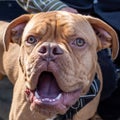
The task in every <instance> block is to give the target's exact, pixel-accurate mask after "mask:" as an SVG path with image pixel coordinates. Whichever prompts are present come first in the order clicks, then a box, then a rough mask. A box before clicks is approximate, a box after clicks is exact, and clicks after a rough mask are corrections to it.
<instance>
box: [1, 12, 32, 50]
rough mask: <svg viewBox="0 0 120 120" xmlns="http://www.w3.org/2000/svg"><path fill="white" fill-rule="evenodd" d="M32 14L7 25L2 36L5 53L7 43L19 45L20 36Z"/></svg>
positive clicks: (7, 46) (22, 16)
mask: <svg viewBox="0 0 120 120" xmlns="http://www.w3.org/2000/svg"><path fill="white" fill-rule="evenodd" d="M32 16H33V15H32V14H31V15H29V14H25V15H21V16H20V17H18V18H16V19H14V20H13V21H12V22H10V23H9V25H8V27H7V29H6V30H5V32H4V35H3V42H4V48H5V50H6V51H7V50H8V48H9V43H10V42H12V43H17V44H19V45H20V44H21V36H22V33H23V30H24V28H25V26H26V24H27V22H28V21H29V20H30V19H31V18H32Z"/></svg>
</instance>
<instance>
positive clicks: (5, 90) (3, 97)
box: [0, 78, 13, 120]
mask: <svg viewBox="0 0 120 120" xmlns="http://www.w3.org/2000/svg"><path fill="white" fill-rule="evenodd" d="M12 89H13V87H12V84H11V83H10V82H9V81H8V79H7V78H4V79H3V80H1V81H0V120H8V114H9V109H10V104H11V99H12Z"/></svg>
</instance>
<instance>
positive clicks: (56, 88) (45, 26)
mask: <svg viewBox="0 0 120 120" xmlns="http://www.w3.org/2000/svg"><path fill="white" fill-rule="evenodd" d="M4 37H5V39H4V44H5V49H6V50H8V49H9V44H13V43H14V44H16V43H17V44H19V46H20V53H19V54H20V55H19V66H20V68H21V71H22V72H23V74H24V77H25V79H24V81H25V83H26V93H27V98H28V101H30V103H31V106H30V108H31V110H36V111H38V110H39V111H40V112H42V113H44V114H47V115H54V114H64V113H66V111H67V110H68V109H69V108H70V106H72V105H73V104H74V103H75V102H76V101H77V100H78V99H79V97H80V96H81V95H84V94H86V93H87V92H88V90H89V88H90V85H91V83H92V81H93V79H94V76H95V74H96V73H97V69H98V63H97V52H98V51H100V50H101V49H105V48H110V49H111V50H112V57H113V59H114V58H115V57H116V56H117V51H118V40H117V35H116V32H115V31H114V30H113V29H112V28H111V27H110V26H109V25H107V24H106V23H104V22H103V21H101V20H99V19H97V18H93V17H90V16H83V15H80V14H72V13H67V12H60V11H58V12H47V13H38V14H34V15H23V16H20V17H18V18H17V19H15V20H14V21H12V22H11V23H10V24H9V26H8V28H7V30H6V32H5V36H4ZM10 42H11V43H10Z"/></svg>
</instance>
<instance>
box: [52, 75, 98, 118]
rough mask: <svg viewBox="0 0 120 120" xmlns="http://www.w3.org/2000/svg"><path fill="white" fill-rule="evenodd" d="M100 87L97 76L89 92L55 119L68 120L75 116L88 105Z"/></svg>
mask: <svg viewBox="0 0 120 120" xmlns="http://www.w3.org/2000/svg"><path fill="white" fill-rule="evenodd" d="M99 89H100V81H99V79H98V78H97V76H95V79H94V80H93V82H92V84H91V87H90V90H89V92H88V93H87V94H86V95H84V96H81V97H80V98H79V100H78V101H77V102H76V103H75V104H74V105H73V106H71V107H70V109H69V110H68V111H67V112H66V114H64V115H57V117H56V118H55V119H54V120H68V119H71V120H72V118H73V116H74V115H75V114H76V113H77V112H78V111H79V110H80V109H82V108H83V107H84V106H85V105H87V104H88V103H89V102H90V101H91V100H93V99H94V98H95V97H96V95H97V94H98V92H99Z"/></svg>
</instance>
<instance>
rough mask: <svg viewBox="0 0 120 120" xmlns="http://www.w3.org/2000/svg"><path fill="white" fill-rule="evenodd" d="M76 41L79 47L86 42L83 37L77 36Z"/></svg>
mask: <svg viewBox="0 0 120 120" xmlns="http://www.w3.org/2000/svg"><path fill="white" fill-rule="evenodd" d="M74 42H75V43H74V44H75V45H77V46H78V47H82V46H83V45H84V44H85V41H84V40H83V39H82V38H77V39H76V40H75V41H74Z"/></svg>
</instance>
